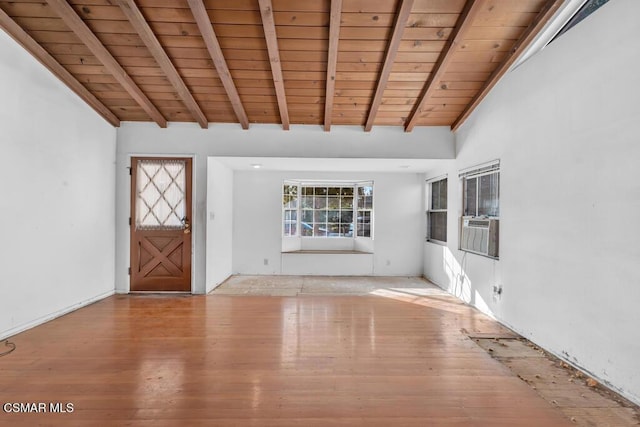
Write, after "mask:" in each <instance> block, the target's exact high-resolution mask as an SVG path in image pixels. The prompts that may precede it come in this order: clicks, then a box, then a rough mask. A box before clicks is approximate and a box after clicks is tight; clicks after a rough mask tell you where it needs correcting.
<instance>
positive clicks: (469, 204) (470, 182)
mask: <svg viewBox="0 0 640 427" xmlns="http://www.w3.org/2000/svg"><path fill="white" fill-rule="evenodd" d="M477 181H478V179H477V178H471V179H465V185H464V214H465V215H466V216H476V215H477V214H478V212H477V210H476V193H477V188H476V186H477Z"/></svg>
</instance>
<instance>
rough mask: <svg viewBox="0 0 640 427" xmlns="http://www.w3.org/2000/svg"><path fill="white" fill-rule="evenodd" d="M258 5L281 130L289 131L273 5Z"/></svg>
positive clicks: (267, 1)
mask: <svg viewBox="0 0 640 427" xmlns="http://www.w3.org/2000/svg"><path fill="white" fill-rule="evenodd" d="M258 3H259V4H260V14H261V15H262V27H263V28H264V37H265V40H266V42H267V50H268V51H269V62H270V63H271V74H272V75H273V86H274V88H275V90H276V98H277V99H278V109H279V110H280V121H281V122H282V128H283V129H284V130H289V110H288V108H287V97H286V95H285V92H284V78H283V77H282V67H281V65H280V50H279V49H278V37H277V35H276V24H275V21H274V19H273V5H272V4H271V0H258Z"/></svg>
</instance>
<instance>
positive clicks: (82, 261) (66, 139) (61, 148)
mask: <svg viewBox="0 0 640 427" xmlns="http://www.w3.org/2000/svg"><path fill="white" fill-rule="evenodd" d="M0 93H1V94H2V96H1V98H0V129H2V132H0V152H1V153H2V159H3V162H2V163H3V164H2V167H1V168H0V185H1V188H2V190H1V191H0V194H1V195H2V197H0V236H2V239H1V240H2V256H0V271H2V279H1V280H0V338H3V337H7V336H10V335H13V334H15V333H18V332H20V331H22V330H24V329H27V328H29V327H32V326H35V325H37V324H39V323H42V322H44V321H46V320H49V319H51V318H53V317H56V316H58V315H61V314H63V313H65V312H68V311H70V310H72V309H74V308H78V307H79V306H81V305H83V304H87V303H89V302H91V301H95V300H97V299H100V298H102V297H105V296H107V295H110V294H112V293H113V290H114V251H115V245H114V233H115V225H114V211H115V178H114V162H115V130H114V128H112V126H111V125H109V124H108V123H106V122H105V121H104V120H103V119H102V118H101V117H100V116H98V115H97V114H96V113H95V112H94V111H93V110H92V109H90V108H89V107H88V106H87V105H86V104H85V103H84V102H83V101H82V100H80V98H78V97H77V96H76V95H75V94H73V93H72V92H71V91H70V90H69V89H68V88H67V87H66V86H64V85H63V84H62V83H61V82H60V81H58V80H57V79H56V78H55V77H54V76H53V75H52V74H51V73H50V72H49V71H48V70H46V69H45V68H44V67H43V66H42V65H41V64H39V63H38V62H37V61H36V60H35V59H34V58H32V57H31V56H30V55H29V53H27V52H26V51H25V50H24V49H23V48H22V47H20V46H19V45H18V44H16V43H15V42H14V41H13V40H12V39H11V38H9V36H7V35H6V34H5V33H4V32H2V31H0Z"/></svg>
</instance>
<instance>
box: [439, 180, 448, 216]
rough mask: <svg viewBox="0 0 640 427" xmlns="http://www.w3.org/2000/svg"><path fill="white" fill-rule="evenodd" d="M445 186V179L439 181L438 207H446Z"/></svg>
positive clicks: (446, 185)
mask: <svg viewBox="0 0 640 427" xmlns="http://www.w3.org/2000/svg"><path fill="white" fill-rule="evenodd" d="M447 187H448V184H447V180H446V179H443V180H442V181H440V200H439V202H440V203H439V206H440V209H447Z"/></svg>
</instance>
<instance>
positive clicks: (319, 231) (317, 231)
mask: <svg viewBox="0 0 640 427" xmlns="http://www.w3.org/2000/svg"><path fill="white" fill-rule="evenodd" d="M313 235H314V236H316V237H326V236H327V225H326V224H313Z"/></svg>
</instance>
